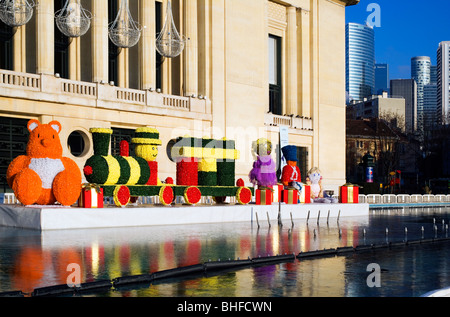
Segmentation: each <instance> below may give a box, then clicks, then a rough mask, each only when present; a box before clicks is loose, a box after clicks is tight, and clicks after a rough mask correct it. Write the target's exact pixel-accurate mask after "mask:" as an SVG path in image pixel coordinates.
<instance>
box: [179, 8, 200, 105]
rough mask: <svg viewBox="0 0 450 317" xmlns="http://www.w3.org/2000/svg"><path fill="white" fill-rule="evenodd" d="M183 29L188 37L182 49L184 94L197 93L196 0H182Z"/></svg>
mask: <svg viewBox="0 0 450 317" xmlns="http://www.w3.org/2000/svg"><path fill="white" fill-rule="evenodd" d="M183 21H184V31H185V36H186V37H187V38H188V40H187V43H186V47H185V51H184V54H185V55H184V56H185V58H184V72H183V74H184V94H185V95H186V96H191V95H197V93H198V34H197V33H198V31H197V0H187V1H184V17H183Z"/></svg>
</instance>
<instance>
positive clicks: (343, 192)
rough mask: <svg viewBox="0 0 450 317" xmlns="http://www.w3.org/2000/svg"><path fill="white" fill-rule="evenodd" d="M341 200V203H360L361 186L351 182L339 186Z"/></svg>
mask: <svg viewBox="0 0 450 317" xmlns="http://www.w3.org/2000/svg"><path fill="white" fill-rule="evenodd" d="M339 202H340V203H341V204H358V203H359V187H358V186H355V185H351V184H346V185H344V186H341V187H339Z"/></svg>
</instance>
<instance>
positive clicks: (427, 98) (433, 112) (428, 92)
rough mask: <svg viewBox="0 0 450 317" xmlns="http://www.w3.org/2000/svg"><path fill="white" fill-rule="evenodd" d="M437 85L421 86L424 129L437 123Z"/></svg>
mask: <svg viewBox="0 0 450 317" xmlns="http://www.w3.org/2000/svg"><path fill="white" fill-rule="evenodd" d="M437 103H438V101H437V85H436V84H429V85H425V86H424V87H423V128H424V130H425V131H427V130H429V129H430V128H432V127H433V126H435V125H437V122H438V119H437Z"/></svg>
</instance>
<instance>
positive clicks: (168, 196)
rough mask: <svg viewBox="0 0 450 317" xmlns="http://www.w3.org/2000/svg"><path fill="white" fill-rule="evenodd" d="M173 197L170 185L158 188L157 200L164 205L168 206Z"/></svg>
mask: <svg viewBox="0 0 450 317" xmlns="http://www.w3.org/2000/svg"><path fill="white" fill-rule="evenodd" d="M174 197H175V196H174V194H173V189H172V187H171V186H162V187H161V189H160V190H159V201H160V203H161V204H163V205H164V206H169V205H170V204H171V203H172V202H173V199H174Z"/></svg>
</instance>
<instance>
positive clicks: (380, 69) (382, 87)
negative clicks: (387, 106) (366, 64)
mask: <svg viewBox="0 0 450 317" xmlns="http://www.w3.org/2000/svg"><path fill="white" fill-rule="evenodd" d="M384 91H386V92H387V93H388V94H389V92H390V86H389V65H388V64H375V91H374V93H375V94H377V95H380V94H382V93H383V92H384Z"/></svg>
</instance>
